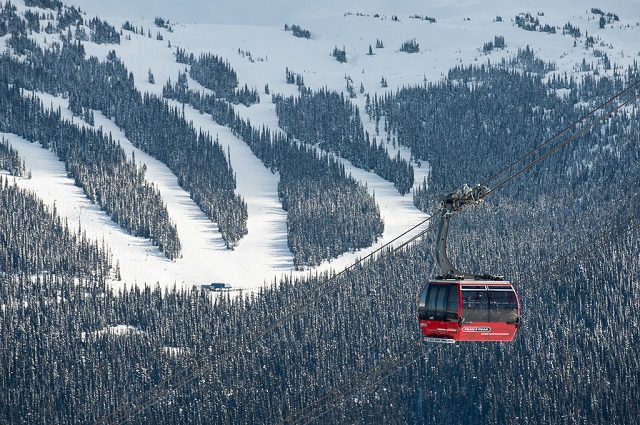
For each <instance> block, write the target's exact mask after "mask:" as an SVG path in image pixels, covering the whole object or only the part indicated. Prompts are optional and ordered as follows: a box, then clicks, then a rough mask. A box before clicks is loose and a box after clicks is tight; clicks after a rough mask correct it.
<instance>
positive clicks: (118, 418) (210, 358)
mask: <svg viewBox="0 0 640 425" xmlns="http://www.w3.org/2000/svg"><path fill="white" fill-rule="evenodd" d="M439 213H440V210H437V211H436V212H434V213H433V214H432V215H431V216H429V217H427V218H426V219H424V220H422V221H421V222H419V223H418V224H416V225H414V226H412V227H411V228H410V229H408V230H406V231H405V232H403V233H402V234H400V235H399V236H396V237H395V238H394V239H392V240H391V241H389V242H387V243H386V244H384V245H382V246H380V247H379V248H377V249H376V250H374V251H372V252H371V253H369V254H368V255H366V256H365V257H363V258H362V259H359V260H357V261H356V262H354V263H353V264H352V265H350V266H349V267H347V268H345V269H343V270H341V271H340V272H339V273H337V274H335V275H333V276H331V277H330V278H328V279H326V280H324V281H322V282H320V283H319V284H317V285H316V286H314V287H313V288H311V289H310V290H308V291H307V292H305V293H304V294H302V295H300V296H299V297H297V298H296V299H294V300H292V301H291V302H289V303H288V304H286V305H285V306H283V307H281V308H280V309H278V310H277V311H275V312H273V313H271V314H270V315H269V316H267V317H266V318H264V319H262V320H261V321H260V322H258V323H255V324H253V325H251V326H249V327H248V328H247V329H245V331H244V332H243V333H242V334H241V335H239V336H238V337H236V338H235V340H234V343H236V346H235V347H233V348H232V349H230V350H229V351H227V352H225V353H217V355H205V356H202V357H201V358H200V359H196V360H194V361H192V362H191V364H190V365H189V366H187V367H184V368H182V369H180V370H178V371H176V372H175V373H173V374H172V375H171V376H169V377H167V378H165V379H164V380H163V381H161V382H160V383H158V384H156V385H155V386H154V387H153V388H151V389H149V390H147V391H146V392H145V393H143V394H142V395H140V396H139V397H137V398H136V399H135V400H134V401H132V402H129V403H125V405H123V406H122V407H120V408H119V409H117V410H116V411H114V412H111V413H109V414H108V415H107V416H105V417H103V418H102V419H101V420H99V421H98V423H105V422H107V423H112V424H119V423H122V422H124V421H125V420H126V419H128V418H130V417H132V416H134V415H136V414H137V413H139V412H140V411H142V410H144V409H146V408H147V407H150V406H152V405H153V404H155V403H156V402H157V401H158V400H160V399H161V398H162V397H163V396H164V395H166V394H167V393H169V392H171V391H175V390H176V389H179V388H181V387H183V386H184V385H186V384H188V383H189V382H191V381H193V380H194V379H195V378H196V377H197V376H198V375H199V374H200V373H202V372H203V371H204V370H207V369H209V368H211V367H213V366H214V365H216V364H218V363H220V362H221V361H222V360H224V359H226V358H229V357H231V356H233V355H234V354H236V353H238V352H239V351H240V350H241V349H242V348H243V347H244V346H246V345H249V344H251V343H253V342H255V341H256V340H258V339H260V338H262V337H263V336H265V335H266V334H268V333H269V332H271V331H272V330H273V329H275V328H276V327H277V326H279V325H280V324H281V323H282V322H284V321H285V320H287V319H289V318H290V317H292V316H294V315H296V314H297V313H298V312H300V311H302V310H303V309H305V308H306V307H308V306H309V305H311V304H313V303H314V302H315V301H317V300H318V299H319V298H321V297H323V296H324V295H326V294H327V293H328V292H329V291H330V290H331V289H333V287H328V288H325V287H327V286H328V285H329V283H332V282H334V281H336V280H337V278H338V277H339V276H341V275H342V274H345V273H346V272H348V271H350V270H351V269H353V268H355V267H357V266H358V265H360V264H362V263H364V262H365V261H366V260H368V259H370V258H373V257H374V256H375V255H376V254H378V253H380V252H381V251H383V250H385V249H387V248H388V247H390V246H391V245H392V244H393V243H395V242H397V241H398V240H399V239H401V238H403V237H405V236H406V235H408V234H409V233H411V232H413V231H415V230H416V229H418V228H420V227H421V226H423V225H425V224H426V223H428V222H429V221H431V220H433V219H434V218H436V217H438V214H439ZM433 227H435V226H429V227H428V228H426V229H424V230H421V231H420V232H419V233H417V234H416V235H414V236H413V237H411V238H409V239H408V240H406V241H405V242H403V243H402V244H400V245H399V246H397V247H395V248H392V249H390V250H389V251H387V252H386V253H382V255H380V256H378V257H376V258H374V261H379V260H381V259H384V258H386V257H387V256H388V255H391V254H393V253H395V252H396V251H398V250H400V249H402V248H404V247H405V246H407V245H408V244H410V243H412V242H413V241H415V240H416V239H418V238H420V237H422V235H424V234H425V233H427V232H428V231H430V230H431V229H433ZM323 288H325V289H324V292H320V293H319V294H318V295H316V296H314V297H313V298H311V299H308V300H307V301H304V300H305V299H306V298H307V297H308V296H310V295H311V294H313V293H314V292H317V291H320V290H321V289H323ZM302 301H304V302H302ZM301 302H302V303H301ZM298 303H301V304H300V305H298V306H297V307H295V308H294V309H293V310H291V311H290V312H288V313H286V314H284V315H283V316H282V317H279V318H277V319H275V317H276V316H278V315H279V314H281V313H283V312H285V311H286V310H287V309H289V308H293V307H294V306H295V305H296V304H298ZM269 319H275V320H274V322H273V323H272V324H271V325H269V326H268V327H266V328H264V329H262V330H261V331H259V332H258V333H257V334H255V335H253V336H251V338H249V339H248V340H247V341H244V342H240V341H242V340H243V339H244V338H245V337H247V336H248V335H249V334H250V333H251V332H254V331H256V330H257V329H258V327H259V326H260V325H261V324H263V323H264V321H265V320H269ZM182 375H184V376H183V377H182V378H180V379H179V380H178V382H176V383H173V384H172V381H173V380H174V379H177V378H178V377H179V376H182ZM145 398H147V401H146V402H144V401H143V400H144V399H145ZM111 418H113V419H111Z"/></svg>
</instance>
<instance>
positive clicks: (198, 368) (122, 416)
mask: <svg viewBox="0 0 640 425" xmlns="http://www.w3.org/2000/svg"><path fill="white" fill-rule="evenodd" d="M638 84H640V80H639V81H637V82H635V83H634V84H632V85H631V86H629V87H627V88H626V89H624V90H623V91H621V92H620V93H618V94H616V95H615V96H614V97H612V98H610V99H609V100H608V101H607V102H605V103H603V104H601V105H600V106H598V107H597V108H595V109H594V110H592V111H591V112H590V113H588V114H586V115H585V116H583V117H582V118H580V119H579V120H577V121H575V122H574V123H572V124H571V125H569V126H568V127H566V128H565V129H563V130H561V131H560V132H559V133H557V134H556V135H554V136H553V137H552V138H550V139H548V140H547V141H545V142H544V143H542V144H541V145H539V146H537V147H536V148H534V149H532V150H531V151H530V152H529V153H527V154H526V155H524V156H522V157H521V158H519V159H518V160H516V161H514V162H513V163H511V164H509V165H508V166H507V167H505V168H504V169H503V170H501V171H500V172H498V173H497V174H495V175H494V176H492V177H490V178H489V179H487V180H486V182H488V181H491V180H493V179H494V178H495V177H497V176H498V175H500V174H503V173H504V172H506V171H507V170H508V169H510V168H512V167H513V166H514V165H515V164H516V163H518V162H520V161H522V160H524V158H526V157H528V156H530V155H532V154H533V153H534V152H536V151H538V150H539V149H541V148H542V147H543V146H545V145H546V144H548V143H550V142H551V141H552V140H554V139H556V138H557V137H559V136H560V135H561V134H563V133H565V132H566V131H567V130H568V129H569V128H572V127H575V126H577V125H578V124H580V123H581V122H582V121H583V120H584V119H586V118H588V117H589V116H591V115H593V114H594V113H595V112H597V111H598V110H600V109H602V108H603V107H604V106H606V105H607V104H609V103H610V102H612V101H613V100H615V99H617V98H618V97H620V96H621V95H623V94H624V93H626V92H628V91H629V90H631V89H632V88H633V87H635V86H637V85H638ZM638 97H640V94H635V95H634V96H633V97H631V98H630V99H628V100H627V101H625V102H623V103H622V104H620V105H618V106H617V107H615V108H614V109H613V110H611V111H610V112H608V113H606V114H603V115H602V116H601V117H600V118H598V119H596V120H594V121H593V122H592V123H590V124H589V125H587V126H586V127H584V128H583V129H581V130H580V131H578V132H577V133H575V134H573V135H572V136H570V137H569V138H567V139H565V140H564V141H563V142H561V143H560V144H558V145H556V146H555V147H554V148H552V149H550V150H549V151H547V152H546V153H544V154H543V155H541V156H540V157H538V158H536V159H535V160H534V161H532V162H530V163H529V164H528V165H526V166H524V167H522V168H521V169H520V170H518V171H516V172H515V173H513V174H511V175H510V176H509V177H507V178H505V179H504V180H502V181H501V182H500V183H498V184H497V185H496V186H495V187H494V188H493V189H491V190H490V191H488V192H487V193H485V194H484V195H483V197H485V196H487V195H488V194H489V193H493V192H494V191H496V190H497V189H499V188H501V187H502V186H504V185H505V184H507V183H508V182H510V181H511V180H513V179H514V178H515V177H517V176H518V175H520V174H522V173H523V172H524V171H526V170H528V169H529V168H531V167H533V166H534V165H535V164H537V163H538V162H540V161H542V160H543V159H545V158H547V157H548V156H550V155H551V154H553V153H554V152H556V151H557V150H559V149H560V148H562V147H563V146H565V145H567V144H568V143H569V142H571V141H572V140H574V139H575V138H577V137H578V136H579V135H581V134H582V133H584V132H585V131H587V130H589V129H591V128H593V127H594V126H595V125H596V124H597V123H599V122H602V121H603V120H605V119H607V118H608V117H610V116H612V115H613V114H614V113H615V112H617V111H618V110H620V109H621V108H623V107H624V106H626V105H628V104H630V103H631V102H632V101H634V100H636V99H637V98H638ZM440 212H441V209H439V210H437V211H436V212H434V213H433V214H432V215H431V216H429V217H428V218H426V219H424V220H423V221H421V222H420V223H418V224H416V225H415V226H413V227H411V228H410V229H408V230H407V231H405V232H403V233H402V234H401V235H399V236H397V237H395V238H394V239H392V240H391V241H389V242H387V243H386V244H384V245H382V246H380V247H379V248H378V249H376V250H374V251H372V252H371V253H369V254H368V255H366V256H365V257H363V258H362V259H359V260H357V261H356V262H354V263H353V264H352V265H350V266H349V267H347V268H345V269H343V270H341V271H340V272H339V273H337V274H335V275H333V276H332V277H330V278H328V279H326V280H325V281H323V282H321V283H319V284H318V285H316V286H314V287H313V288H311V289H310V290H309V291H307V292H306V293H304V294H302V295H301V296H299V297H297V298H296V299H294V300H292V301H291V302H289V303H288V304H286V305H285V306H283V307H281V308H280V309H279V310H277V311H276V312H274V313H271V314H270V315H269V316H267V317H266V318H265V319H266V320H268V319H275V317H276V316H277V315H279V314H280V313H283V312H284V311H286V310H287V309H289V308H291V307H293V306H294V305H295V304H297V303H299V302H300V301H301V300H304V299H305V298H306V297H307V296H309V295H310V294H312V293H314V292H316V291H319V290H320V289H322V288H323V287H325V286H327V285H328V284H329V283H331V282H333V281H334V280H336V279H337V278H338V277H339V276H341V275H342V274H344V273H346V272H347V271H350V270H352V269H353V268H355V267H356V266H358V265H360V264H362V263H363V262H364V261H366V260H367V259H369V258H372V257H373V256H375V255H376V254H378V253H379V252H381V251H382V250H384V249H386V248H388V247H389V246H390V245H392V244H393V243H394V242H396V241H397V240H398V239H400V238H402V237H404V236H406V235H407V234H408V233H410V232H412V231H414V230H416V229H417V228H419V227H421V226H423V225H424V224H426V223H427V222H429V221H430V220H432V219H434V218H435V217H437V216H438V214H439V213H440ZM433 227H434V226H430V227H428V228H427V229H425V230H422V231H421V232H419V233H418V234H417V235H415V236H413V237H412V238H410V239H409V240H407V241H405V242H404V243H402V244H401V245H399V246H398V247H396V248H392V249H391V250H389V251H388V252H387V253H386V254H383V255H381V256H379V257H378V258H375V259H374V261H378V260H380V259H383V258H385V257H386V256H387V255H390V254H393V253H395V252H396V251H398V250H400V249H402V248H404V247H405V246H407V245H408V244H409V243H411V242H413V241H415V240H416V239H418V238H420V237H422V235H424V234H425V233H426V232H427V231H429V230H430V229H432V228H433ZM329 289H331V288H329ZM329 289H325V292H324V293H320V294H318V295H316V296H315V297H313V298H311V299H310V300H307V301H306V302H303V303H302V304H300V305H299V306H298V307H296V308H294V309H293V310H292V311H290V312H289V313H286V314H284V315H283V316H282V317H280V318H278V319H275V321H274V322H273V323H272V324H271V325H269V326H268V327H266V328H264V329H263V330H261V331H259V332H258V333H257V334H255V335H254V336H252V337H250V338H249V339H248V340H247V341H245V342H239V341H240V340H243V339H244V338H245V337H247V336H249V335H250V334H251V333H252V332H254V331H256V330H257V329H258V327H259V326H260V325H261V324H262V323H263V322H264V320H265V319H263V320H262V321H260V322H259V323H255V324H253V325H251V326H249V327H248V328H246V329H245V331H244V332H243V333H242V334H240V335H239V336H238V337H237V338H236V339H235V340H234V342H235V343H236V344H237V345H236V346H235V347H234V348H232V349H230V350H229V351H227V352H225V353H217V354H216V355H205V356H202V357H201V358H200V359H196V360H194V361H193V362H192V363H191V365H189V366H187V367H185V368H183V369H181V370H179V371H177V372H175V373H174V374H172V375H171V376H169V377H167V378H165V379H164V380H163V381H161V382H160V383H158V384H156V385H155V386H154V387H153V388H152V389H150V390H148V391H146V392H145V393H143V394H142V395H140V396H139V397H137V398H136V399H135V400H134V401H132V402H128V403H125V404H124V405H123V406H122V407H120V408H118V409H116V410H115V411H114V412H111V413H109V414H107V415H106V416H105V417H103V418H102V419H101V420H99V421H98V423H104V422H107V421H109V419H110V418H112V417H113V418H114V421H112V422H111V421H109V422H110V423H114V424H117V423H121V422H123V421H125V420H127V419H128V418H130V417H132V416H134V415H136V414H138V413H139V412H140V411H141V410H144V409H146V408H147V407H150V406H152V405H153V404H155V403H156V402H157V401H158V400H160V399H161V398H162V397H163V396H164V395H166V394H167V393H169V392H170V391H175V390H176V389H178V388H180V387H182V386H184V385H186V384H188V383H189V382H191V381H192V380H194V379H195V378H196V377H197V376H198V375H199V374H200V373H202V372H203V371H204V370H206V369H209V368H211V367H212V366H214V365H216V364H218V363H219V362H220V361H222V360H224V359H226V358H228V357H231V356H232V355H234V354H236V353H237V352H239V351H240V350H241V349H242V348H243V347H244V346H246V345H249V344H251V343H253V342H255V341H256V340H258V339H260V338H262V337H263V336H265V335H266V334H268V333H269V332H271V331H272V330H273V329H275V328H276V327H277V326H279V325H280V324H281V323H282V322H283V321H285V320H287V319H289V318H291V317H292V316H294V315H296V314H297V313H298V312H300V311H302V310H303V309H305V308H306V307H308V306H309V305H311V304H313V303H314V302H315V301H317V300H318V299H319V298H321V297H322V296H324V295H325V294H326V293H327V292H328V290H329ZM200 362H202V363H203V364H202V365H200V364H199V363H200ZM183 373H185V374H186V376H185V377H184V378H182V379H181V380H179V381H178V382H177V383H176V384H174V385H170V384H171V381H172V380H173V379H174V378H176V377H177V376H179V375H181V374H183ZM162 387H167V388H165V389H163V388H162ZM147 397H148V398H149V399H148V400H147V402H144V403H142V404H139V403H140V402H141V401H142V400H144V399H145V398H147Z"/></svg>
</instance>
